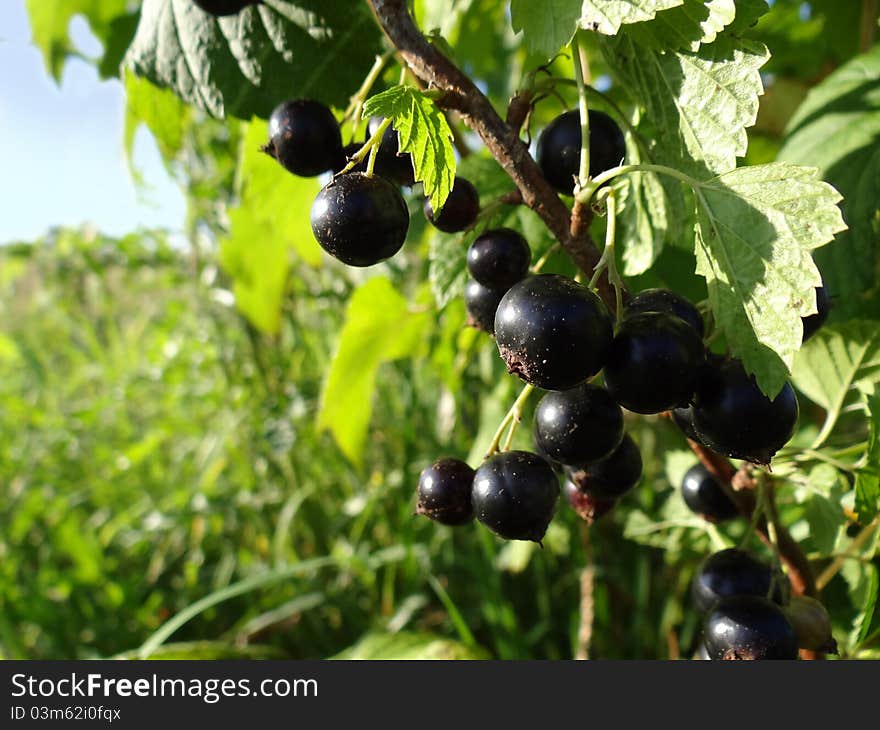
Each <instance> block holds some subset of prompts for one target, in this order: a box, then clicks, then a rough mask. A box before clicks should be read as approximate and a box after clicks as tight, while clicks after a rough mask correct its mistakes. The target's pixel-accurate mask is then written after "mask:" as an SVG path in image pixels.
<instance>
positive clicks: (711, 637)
mask: <svg viewBox="0 0 880 730" xmlns="http://www.w3.org/2000/svg"><path fill="white" fill-rule="evenodd" d="M703 632H704V634H705V637H706V639H705V641H706V650H707V651H708V653H709V656H710V657H711V658H712V659H726V660H757V659H797V656H798V642H797V636H796V634H795V632H794V628H793V627H792V625H791V623H790V622H789V620H788V619H787V618H786V617H785V614H784V613H782V611H781V609H780V608H779V606H777V605H776V604H775V603H773V602H771V601H768V600H767V599H766V598H760V597H758V596H733V597H731V598H725V599H723V600H721V601H719V602H718V604H717V605H716V606H715V608H713V609H712V611H711V613H709V615H708V616H706V619H705V621H704V623H703Z"/></svg>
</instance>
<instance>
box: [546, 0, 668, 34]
mask: <svg viewBox="0 0 880 730" xmlns="http://www.w3.org/2000/svg"><path fill="white" fill-rule="evenodd" d="M683 2H684V0H584V4H583V9H582V11H581V19H580V26H581V28H585V29H587V30H595V31H598V32H599V33H604V34H605V35H614V34H615V33H617V31H618V30H620V26H621V25H625V24H627V23H639V22H642V21H645V20H651V19H652V18H653V17H654V16H655V15H656V14H657V13H658V12H659V11H661V10H668V9H669V8H674V7H677V6H679V5H681V4H682V3H683ZM536 5H538V3H536Z"/></svg>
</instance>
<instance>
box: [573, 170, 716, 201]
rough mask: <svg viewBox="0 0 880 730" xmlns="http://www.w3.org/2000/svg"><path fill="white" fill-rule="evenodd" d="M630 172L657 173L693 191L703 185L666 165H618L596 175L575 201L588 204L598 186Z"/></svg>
mask: <svg viewBox="0 0 880 730" xmlns="http://www.w3.org/2000/svg"><path fill="white" fill-rule="evenodd" d="M631 172H657V173H660V174H661V175H668V176H669V177H674V178H675V179H676V180H680V181H681V182H683V183H685V184H686V185H689V186H690V187H692V188H693V189H694V190H697V189H698V188H701V187H702V186H703V183H701V182H700V181H699V180H697V179H696V178H693V177H691V176H690V175H686V174H685V173H683V172H681V171H680V170H676V169H675V168H674V167H667V166H666V165H651V164H647V163H645V164H638V165H618V166H617V167H612V168H611V169H610V170H606V171H605V172H603V173H602V174H600V175H596V177H595V178H594V179H593V180H592V181H591V182H590V183H589V184H588V185H586V187H584V188H583V189H582V190H581V191H580V192H579V193H578V194H577V196H576V199H577V200H579V201H580V202H582V203H589V202H590V199H591V198H592V197H593V195H594V194H595V192H596V190H598V189H599V187H600V186H602V185H604V184H605V183H607V182H609V181H610V180H614V178H616V177H620V176H621V175H626V174H629V173H631Z"/></svg>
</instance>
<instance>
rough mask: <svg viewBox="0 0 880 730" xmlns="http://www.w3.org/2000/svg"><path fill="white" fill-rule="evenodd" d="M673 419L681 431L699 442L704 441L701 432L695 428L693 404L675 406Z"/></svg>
mask: <svg viewBox="0 0 880 730" xmlns="http://www.w3.org/2000/svg"><path fill="white" fill-rule="evenodd" d="M672 420H673V421H674V422H675V425H676V426H678V427H679V428H680V429H681V432H682V433H683V434H684V435H685V436H687V437H688V438H689V439H690V440H691V441H696V442H697V443H698V444H699V443H702V441H700V436H699V434H698V433H697V432H696V430H694V409H693V407H692V406H688V407H687V408H673V409H672Z"/></svg>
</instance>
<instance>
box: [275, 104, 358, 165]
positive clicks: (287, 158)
mask: <svg viewBox="0 0 880 730" xmlns="http://www.w3.org/2000/svg"><path fill="white" fill-rule="evenodd" d="M263 151H264V152H266V153H267V154H270V155H271V156H272V157H274V158H275V159H276V160H278V162H280V163H281V164H282V165H283V166H284V168H285V169H287V170H289V171H290V172H292V173H293V174H294V175H300V176H301V177H314V176H315V175H320V174H321V173H322V172H327V171H328V170H332V169H333V168H334V167H335V166H336V165H337V164H338V163H339V159H340V157H341V155H342V136H341V135H340V133H339V125H338V124H337V123H336V117H334V116H333V112H331V111H330V110H329V109H328V108H327V107H326V106H324V105H323V104H321V103H320V102H317V101H312V100H311V99H294V100H293V101H285V102H283V103H282V104H279V105H278V106H277V107H275V110H274V111H273V112H272V115H271V116H270V117H269V143H268V144H267V145H266V146H265V147H263Z"/></svg>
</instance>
